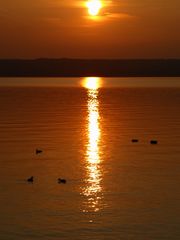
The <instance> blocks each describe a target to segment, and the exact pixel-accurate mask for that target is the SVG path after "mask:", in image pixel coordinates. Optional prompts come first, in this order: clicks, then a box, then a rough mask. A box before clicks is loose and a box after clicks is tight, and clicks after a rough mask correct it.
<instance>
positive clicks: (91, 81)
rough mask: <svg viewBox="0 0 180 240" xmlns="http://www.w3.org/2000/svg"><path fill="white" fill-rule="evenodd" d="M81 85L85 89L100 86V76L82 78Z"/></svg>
mask: <svg viewBox="0 0 180 240" xmlns="http://www.w3.org/2000/svg"><path fill="white" fill-rule="evenodd" d="M82 85H83V87H85V88H87V89H98V88H99V87H100V86H101V78H99V77H86V78H84V79H83V81H82Z"/></svg>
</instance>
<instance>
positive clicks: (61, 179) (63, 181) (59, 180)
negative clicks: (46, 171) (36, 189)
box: [58, 178, 67, 184]
mask: <svg viewBox="0 0 180 240" xmlns="http://www.w3.org/2000/svg"><path fill="white" fill-rule="evenodd" d="M66 182H67V181H66V179H63V178H58V183H59V184H60V183H63V184H66Z"/></svg>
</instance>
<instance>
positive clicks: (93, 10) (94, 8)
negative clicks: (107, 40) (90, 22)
mask: <svg viewBox="0 0 180 240" xmlns="http://www.w3.org/2000/svg"><path fill="white" fill-rule="evenodd" d="M86 6H87V8H88V13H89V15H91V16H97V15H98V14H99V11H100V10H101V8H102V3H101V1H100V0H89V1H88V2H87V4H86Z"/></svg>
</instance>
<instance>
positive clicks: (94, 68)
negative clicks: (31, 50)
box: [0, 58, 180, 77]
mask: <svg viewBox="0 0 180 240" xmlns="http://www.w3.org/2000/svg"><path fill="white" fill-rule="evenodd" d="M87 76H97V77H180V59H128V60H123V59H114V60H113V59H68V58H67V59H66V58H64V59H43V58H42V59H34V60H30V59H29V60H28V59H27V60H25V59H0V77H87Z"/></svg>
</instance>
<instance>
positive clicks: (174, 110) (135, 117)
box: [0, 87, 180, 240]
mask: <svg viewBox="0 0 180 240" xmlns="http://www.w3.org/2000/svg"><path fill="white" fill-rule="evenodd" d="M179 106H180V89H179V88H169V87H166V88H160V87H159V88H144V87H143V88H127V87H123V88H122V87H116V88H99V89H98V88H82V87H8V88H7V87H1V88H0V216H1V217H0V239H8V240H11V239H12V240H14V239H19V240H21V239H47V240H51V239H68V240H69V239H75V240H76V239H77V240H81V239H83V240H84V239H89V240H90V239H97V240H101V239H103V240H104V239H109V240H111V239H112V240H113V239H121V240H141V239H142V240H144V239H146V240H159V239H162V240H164V239H168V240H169V239H171V240H179V239H180V228H179V225H180V204H179V203H180V189H179V184H180V111H179ZM133 138H137V139H139V142H138V143H132V142H131V140H132V139H133ZM152 139H155V140H158V144H157V145H151V144H150V143H149V142H150V140H152ZM36 148H40V149H43V153H42V154H39V155H36V154H35V149H36ZM32 175H33V176H34V177H35V181H34V183H33V184H28V183H27V182H26V181H25V179H27V178H28V177H30V176H32ZM59 177H62V178H65V179H67V184H65V185H63V184H58V183H57V179H58V178H59Z"/></svg>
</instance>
